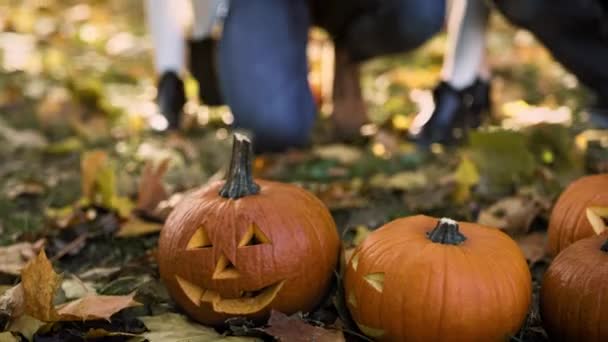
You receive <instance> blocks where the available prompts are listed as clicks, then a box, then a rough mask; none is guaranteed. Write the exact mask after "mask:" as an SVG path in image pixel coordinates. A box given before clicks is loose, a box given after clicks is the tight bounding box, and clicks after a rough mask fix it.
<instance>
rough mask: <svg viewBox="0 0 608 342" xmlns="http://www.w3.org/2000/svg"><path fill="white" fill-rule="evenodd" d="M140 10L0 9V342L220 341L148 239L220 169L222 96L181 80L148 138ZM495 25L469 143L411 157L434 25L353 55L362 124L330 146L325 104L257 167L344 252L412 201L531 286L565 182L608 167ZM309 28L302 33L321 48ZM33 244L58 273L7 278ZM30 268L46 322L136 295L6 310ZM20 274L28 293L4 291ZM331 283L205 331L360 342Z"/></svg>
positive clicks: (148, 69)
mask: <svg viewBox="0 0 608 342" xmlns="http://www.w3.org/2000/svg"><path fill="white" fill-rule="evenodd" d="M143 14H144V13H143V9H142V8H141V2H140V1H134V0H129V1H124V0H121V1H118V0H112V1H104V2H102V1H89V2H87V3H82V2H77V1H57V0H47V1H5V2H3V3H2V4H0V113H1V115H0V294H2V293H4V292H5V291H6V290H8V289H11V290H9V291H8V292H6V293H5V294H4V296H3V297H2V298H4V301H2V300H0V331H2V329H9V330H11V331H15V332H19V333H15V334H14V335H15V336H14V337H11V336H13V335H10V336H9V333H3V334H0V340H2V341H4V339H7V340H10V338H14V340H17V339H19V338H21V339H32V338H33V336H34V335H35V336H36V338H37V340H41V341H65V340H68V339H70V338H74V339H75V340H78V339H79V338H85V337H88V338H101V339H112V340H138V339H139V340H143V339H144V338H148V339H150V340H151V341H177V340H180V338H181V340H184V339H186V340H187V339H188V338H190V339H191V340H193V341H195V340H196V341H211V340H218V339H219V338H220V335H219V334H218V332H216V331H213V330H212V329H209V328H206V327H203V326H200V325H197V324H194V323H192V322H190V321H188V320H187V319H186V318H185V317H184V316H183V315H182V313H181V312H180V311H179V309H177V308H176V307H175V305H174V303H173V302H172V301H171V300H170V299H169V298H168V295H167V294H166V291H165V290H164V288H163V285H162V284H161V283H160V280H159V277H158V270H157V267H156V263H155V248H156V244H157V239H158V230H159V229H160V227H161V226H162V222H163V220H164V218H165V217H166V215H167V213H168V212H169V211H170V210H171V208H172V206H173V205H175V203H176V202H177V201H179V199H180V198H181V196H183V193H184V192H186V191H188V190H189V189H192V188H194V187H197V186H201V185H203V184H205V183H207V182H208V181H210V180H213V179H219V178H221V177H222V176H223V174H224V172H225V167H226V165H227V156H228V152H229V148H230V139H229V131H228V130H227V128H228V126H227V123H230V122H231V120H232V117H231V114H230V112H229V111H228V110H227V109H226V108H215V109H210V108H206V107H201V106H199V105H198V104H197V101H196V99H194V97H195V96H194V95H195V94H196V84H195V82H194V81H192V80H188V82H187V92H188V94H189V96H190V98H191V100H190V102H189V103H188V105H187V108H186V109H187V117H186V125H185V126H186V127H185V129H184V131H183V132H182V133H181V134H173V135H170V136H163V135H159V134H156V133H154V132H153V131H152V130H150V129H149V128H150V127H154V126H155V125H157V124H158V117H157V115H156V114H155V108H154V104H153V101H154V96H155V88H154V84H155V79H154V74H153V69H152V63H151V57H150V52H151V51H150V48H151V46H150V42H149V40H148V39H147V37H146V36H145V27H144V23H143ZM492 27H493V29H492V32H491V33H490V35H489V37H488V41H489V46H490V62H491V65H492V68H493V70H494V83H493V85H494V88H493V94H492V97H493V103H494V108H493V113H492V117H491V119H490V120H488V122H487V123H486V124H485V125H484V128H483V129H482V130H480V131H479V132H475V133H473V134H471V136H470V139H469V141H468V143H466V144H464V145H463V146H461V147H458V148H455V147H441V146H435V147H434V148H433V149H432V152H431V153H423V152H420V151H417V150H416V149H415V147H414V145H413V144H411V143H410V142H408V140H407V134H406V130H407V127H408V125H409V123H410V121H411V119H412V117H413V114H414V113H415V112H416V111H417V110H418V109H419V108H421V107H422V106H425V105H426V104H428V98H429V96H430V93H429V91H428V90H429V89H430V88H432V87H433V85H434V84H435V83H436V82H437V80H438V76H439V70H440V67H441V60H442V55H443V49H444V47H445V37H444V36H439V37H437V38H435V39H433V40H432V41H430V42H429V43H428V44H426V45H425V46H424V47H423V48H422V49H420V50H418V51H416V52H415V53H411V54H407V55H398V56H391V57H387V58H382V59H377V60H374V61H372V62H370V63H368V64H366V65H365V66H364V76H363V85H364V93H365V97H366V101H367V102H368V105H369V116H370V119H371V121H372V122H373V123H372V124H370V125H368V126H366V127H365V130H364V131H365V133H366V135H367V138H368V139H364V140H362V141H364V142H361V143H360V144H355V145H350V146H345V145H340V144H334V143H332V142H331V139H330V138H329V137H330V135H331V134H329V132H330V130H329V127H330V124H329V120H328V119H327V114H328V113H326V110H325V108H326V106H324V107H322V110H321V113H320V119H319V125H318V127H317V128H316V129H315V135H314V136H315V138H314V142H315V144H314V146H313V147H311V148H310V149H307V150H302V151H293V152H288V153H284V154H277V155H263V156H259V157H258V158H257V160H256V161H255V172H256V174H257V176H259V177H263V178H268V179H275V180H281V181H286V182H293V183H297V184H299V185H301V186H303V187H305V188H307V189H309V190H311V191H312V192H314V193H315V194H316V195H317V196H319V197H320V198H321V199H322V200H323V201H324V202H325V203H326V204H327V206H328V207H329V208H330V209H331V211H332V214H333V216H334V218H335V220H336V222H337V224H338V227H339V230H340V232H341V234H342V237H343V240H344V243H345V248H346V250H348V249H349V248H351V247H352V246H354V245H355V244H356V243H358V242H360V241H361V240H362V239H363V238H364V236H365V234H367V232H368V231H369V230H372V229H374V228H377V227H379V226H381V225H382V224H384V223H386V222H388V221H390V220H391V219H394V218H396V217H400V216H404V215H409V214H416V213H425V214H429V215H434V216H449V217H452V218H455V219H459V220H469V221H480V222H482V223H485V224H488V225H492V226H496V227H499V228H501V229H503V230H505V231H506V232H508V233H509V234H510V235H511V236H512V237H513V238H514V239H516V240H517V241H518V242H519V243H520V246H521V247H522V249H523V251H524V253H525V255H526V257H527V259H528V261H529V264H530V268H531V270H532V274H533V277H534V281H535V287H536V290H535V294H536V293H537V288H538V282H539V280H540V279H541V278H542V274H543V272H544V270H545V269H546V267H547V265H548V262H549V260H548V259H547V258H546V256H545V253H544V251H545V249H544V243H545V230H546V226H547V220H548V215H549V213H550V209H551V206H552V204H553V203H554V201H555V198H556V196H557V195H558V194H559V192H560V191H561V190H562V189H563V188H564V186H565V185H567V184H568V182H569V181H571V180H572V179H575V178H576V177H579V176H581V175H583V174H587V173H596V172H602V171H605V170H606V169H607V168H608V164H607V162H608V153H607V152H606V151H605V149H604V148H603V147H604V146H605V144H606V140H607V139H608V134H606V132H602V131H594V130H590V129H589V127H588V125H587V124H586V122H585V113H584V111H583V109H584V106H585V104H586V103H587V101H588V100H589V99H588V98H589V96H588V95H587V94H586V92H585V91H584V90H582V89H581V88H580V87H579V85H578V84H577V81H576V79H575V78H574V77H573V76H572V75H570V74H568V73H566V72H565V71H564V70H563V69H562V68H561V67H560V66H559V65H558V64H556V63H555V62H554V61H552V60H551V58H550V56H549V55H548V53H547V52H546V51H545V50H544V49H543V48H542V47H540V46H539V45H538V44H537V43H536V42H535V40H534V39H533V37H532V36H531V35H529V34H528V33H526V32H524V31H518V30H515V29H514V28H512V27H510V26H509V25H508V24H506V23H505V21H504V20H503V19H502V18H500V17H498V16H496V17H494V18H493V20H492ZM314 37H315V40H316V43H315V44H320V46H324V45H323V44H326V42H325V43H324V42H323V41H322V38H319V37H320V35H319V34H315V35H314ZM319 39H321V41H319ZM315 63H321V62H319V61H316V62H315ZM322 63H324V62H322ZM313 65H315V64H314V63H313ZM319 70H323V68H313V72H316V73H319V72H320V71H319ZM316 76H318V77H317V79H319V78H321V79H322V78H324V77H326V75H322V74H321V75H316ZM42 246H44V247H42ZM42 248H44V250H45V251H46V254H47V255H48V259H49V260H50V261H51V262H52V267H53V268H54V270H55V272H57V273H59V274H60V275H61V277H60V278H56V277H54V276H53V274H51V273H49V272H50V271H49V268H48V265H47V264H45V262H46V263H48V261H44V260H42V261H40V260H39V264H40V265H43V266H40V267H41V268H39V269H34V270H31V269H30V271H29V273H28V275H26V274H22V276H20V274H21V269H22V268H23V267H24V266H25V264H26V263H27V262H28V261H29V260H32V259H34V258H35V256H36V255H37V254H38V252H39V251H40V250H41V249H42ZM39 258H40V257H39ZM45 260H46V259H45ZM44 265H47V266H44ZM45 267H46V268H45ZM30 268H31V267H30ZM32 276H35V277H39V278H35V279H45V280H44V281H39V282H38V284H37V286H41V288H36V289H35V291H46V292H45V293H47V294H46V295H47V297H48V298H47V297H45V298H46V299H48V300H47V301H46V302H45V301H44V300H42V302H44V303H34V304H35V307H37V308H38V310H42V309H40V305H43V306H44V310H46V315H47V316H44V317H45V318H46V320H50V321H56V320H57V317H59V316H61V315H62V312H63V313H65V312H66V311H65V310H69V308H68V309H66V306H65V305H64V306H55V305H60V304H63V303H72V304H73V303H74V302H73V301H75V300H78V301H84V302H87V301H93V302H95V300H98V299H96V298H97V297H95V296H116V297H112V298H118V299H117V300H118V301H121V300H125V298H126V297H129V295H130V294H132V293H134V292H135V293H136V294H135V300H136V301H138V302H139V303H141V304H142V305H140V306H136V307H130V308H127V309H125V310H122V311H120V312H119V313H117V314H114V315H113V316H112V320H111V321H110V322H108V321H104V320H95V319H93V318H95V317H97V318H100V317H101V318H103V317H105V316H104V315H107V314H113V313H114V311H112V310H110V311H107V312H102V313H97V314H99V315H98V316H87V315H91V314H92V313H91V312H88V311H87V310H89V309H90V308H88V307H87V305H88V306H89V307H93V306H95V305H94V304H85V305H84V309H83V308H82V306H81V307H80V309H81V310H84V311H86V312H81V311H78V312H77V314H78V315H80V316H77V317H89V318H88V319H90V320H89V321H87V322H86V323H85V322H78V321H77V322H56V323H53V324H47V325H41V322H40V321H38V320H37V319H34V318H32V317H29V316H25V317H26V318H23V317H22V318H20V319H19V320H18V321H15V320H11V319H10V318H11V317H10V316H11V314H10V310H8V309H7V308H6V307H3V306H2V305H1V303H4V304H6V303H7V302H6V298H9V299H10V298H12V299H15V298H16V297H17V295H18V294H19V293H21V292H19V291H24V293H26V294H27V291H34V290H32V289H31V288H30V289H29V290H28V289H27V286H25V285H26V280H25V279H28V278H27V277H30V278H31V277H32ZM40 277H41V278H40ZM22 278H23V279H22ZM20 281H23V283H22V285H23V287H24V288H25V289H21V288H18V289H15V288H14V287H13V286H14V285H15V284H17V283H19V282H20ZM30 282H31V280H30ZM34 283H36V282H34ZM55 287H56V288H55ZM336 288H339V287H338V286H336ZM340 293H341V292H340V291H338V290H334V291H333V292H332V294H331V296H330V298H328V300H327V303H326V304H325V305H324V306H323V307H322V308H320V309H319V310H318V311H316V312H314V313H311V314H309V315H307V316H305V317H302V319H300V318H299V317H293V318H287V317H284V316H281V315H280V314H278V313H277V314H276V315H273V317H272V319H271V321H270V325H271V326H270V327H255V326H253V325H252V324H251V323H250V322H246V321H243V320H239V319H236V320H234V321H233V322H231V325H230V327H229V328H228V329H227V330H225V331H220V333H222V334H224V335H235V336H248V337H252V338H261V339H269V338H270V336H275V337H279V338H283V340H285V341H296V338H297V337H301V336H306V335H311V336H313V335H314V336H317V335H316V334H318V336H320V337H319V338H320V339H325V340H328V341H334V340H340V339H341V338H342V337H341V336H342V335H343V336H344V337H345V338H346V339H347V340H353V341H355V340H361V339H362V337H361V335H359V333H358V332H357V331H356V328H354V327H353V325H352V322H350V321H349V318H348V315H347V314H346V312H345V310H344V307H343V306H342V305H341V304H340V303H341V301H340ZM91 296H92V297H94V298H93V299H91V298H90V297H91ZM78 303H81V302H78ZM536 303H537V301H536V296H535V305H534V306H533V308H532V309H531V312H530V315H529V319H528V322H527V323H526V325H525V327H524V328H523V329H522V331H521V332H520V333H519V334H518V335H517V336H514V337H513V340H514V341H545V340H546V337H545V334H544V331H543V330H542V328H541V327H540V321H539V315H538V311H537V305H536ZM30 304H31V303H30ZM34 304H32V305H34ZM118 304H123V302H119V303H117V305H118ZM128 306H130V305H125V306H124V307H128ZM120 308H122V307H120V305H118V309H120ZM80 309H79V310H80ZM113 309H116V308H113ZM57 310H58V311H57ZM62 310H63V311H62ZM28 312H29V311H28ZM71 314H74V313H73V312H72V313H71ZM41 317H42V316H39V317H37V318H38V319H42V318H41ZM91 317H93V318H91ZM304 321H305V322H307V323H310V324H304ZM321 327H322V328H321ZM336 330H338V331H336ZM145 331H148V332H147V333H145V334H144V335H141V334H142V333H144V332H145ZM340 331H343V333H342V332H340ZM294 332H298V333H297V334H294Z"/></svg>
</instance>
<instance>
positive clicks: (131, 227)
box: [116, 216, 163, 238]
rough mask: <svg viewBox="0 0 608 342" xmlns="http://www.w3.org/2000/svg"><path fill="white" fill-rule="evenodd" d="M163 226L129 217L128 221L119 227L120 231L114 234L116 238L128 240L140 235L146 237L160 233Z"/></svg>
mask: <svg viewBox="0 0 608 342" xmlns="http://www.w3.org/2000/svg"><path fill="white" fill-rule="evenodd" d="M162 228H163V225H162V224H160V223H155V222H146V221H144V220H142V219H140V218H137V217H135V216H131V217H129V220H128V221H127V222H125V223H123V224H122V225H121V226H120V230H118V232H117V233H116V236H117V237H122V238H128V237H135V236H141V235H147V234H152V233H157V232H160V230H161V229H162Z"/></svg>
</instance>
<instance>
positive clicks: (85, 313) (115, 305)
mask: <svg viewBox="0 0 608 342" xmlns="http://www.w3.org/2000/svg"><path fill="white" fill-rule="evenodd" d="M133 297H135V292H133V293H131V294H129V295H126V296H100V295H92V294H89V295H87V296H85V297H82V298H80V299H77V300H75V301H72V302H69V303H66V304H63V305H60V306H58V307H57V313H58V314H59V315H60V320H61V321H80V320H85V321H86V320H96V319H106V320H109V319H110V317H111V316H112V315H113V314H115V313H117V312H118V311H120V310H122V309H126V308H130V307H133V306H138V305H141V304H140V303H138V302H137V301H135V300H134V299H133Z"/></svg>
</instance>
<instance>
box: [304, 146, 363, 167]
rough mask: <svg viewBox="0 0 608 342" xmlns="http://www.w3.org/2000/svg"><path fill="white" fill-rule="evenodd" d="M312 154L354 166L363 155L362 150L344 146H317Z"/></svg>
mask: <svg viewBox="0 0 608 342" xmlns="http://www.w3.org/2000/svg"><path fill="white" fill-rule="evenodd" d="M312 153H313V154H314V155H316V156H317V157H319V158H322V159H335V160H337V161H339V162H340V163H342V164H352V163H354V162H356V161H357V160H359V159H360V158H361V156H362V155H363V153H362V152H361V150H360V149H358V148H356V147H352V146H348V145H344V144H333V145H325V146H317V147H315V149H314V150H313V151H312Z"/></svg>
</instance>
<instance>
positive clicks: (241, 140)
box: [220, 133, 260, 199]
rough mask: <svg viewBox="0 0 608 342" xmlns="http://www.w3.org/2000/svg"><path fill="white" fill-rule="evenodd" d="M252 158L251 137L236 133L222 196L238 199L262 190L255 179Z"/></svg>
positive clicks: (221, 192) (221, 191)
mask: <svg viewBox="0 0 608 342" xmlns="http://www.w3.org/2000/svg"><path fill="white" fill-rule="evenodd" d="M252 159H253V148H252V147H251V139H250V138H249V137H247V136H246V135H244V134H241V133H234V143H233V145H232V159H231V160H230V169H228V173H227V174H226V183H225V184H224V186H223V187H222V189H221V190H220V196H222V197H224V198H231V199H237V198H241V197H244V196H249V195H255V194H257V193H259V192H260V186H259V185H257V184H256V183H255V182H254V180H253V173H252V171H251V164H252Z"/></svg>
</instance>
